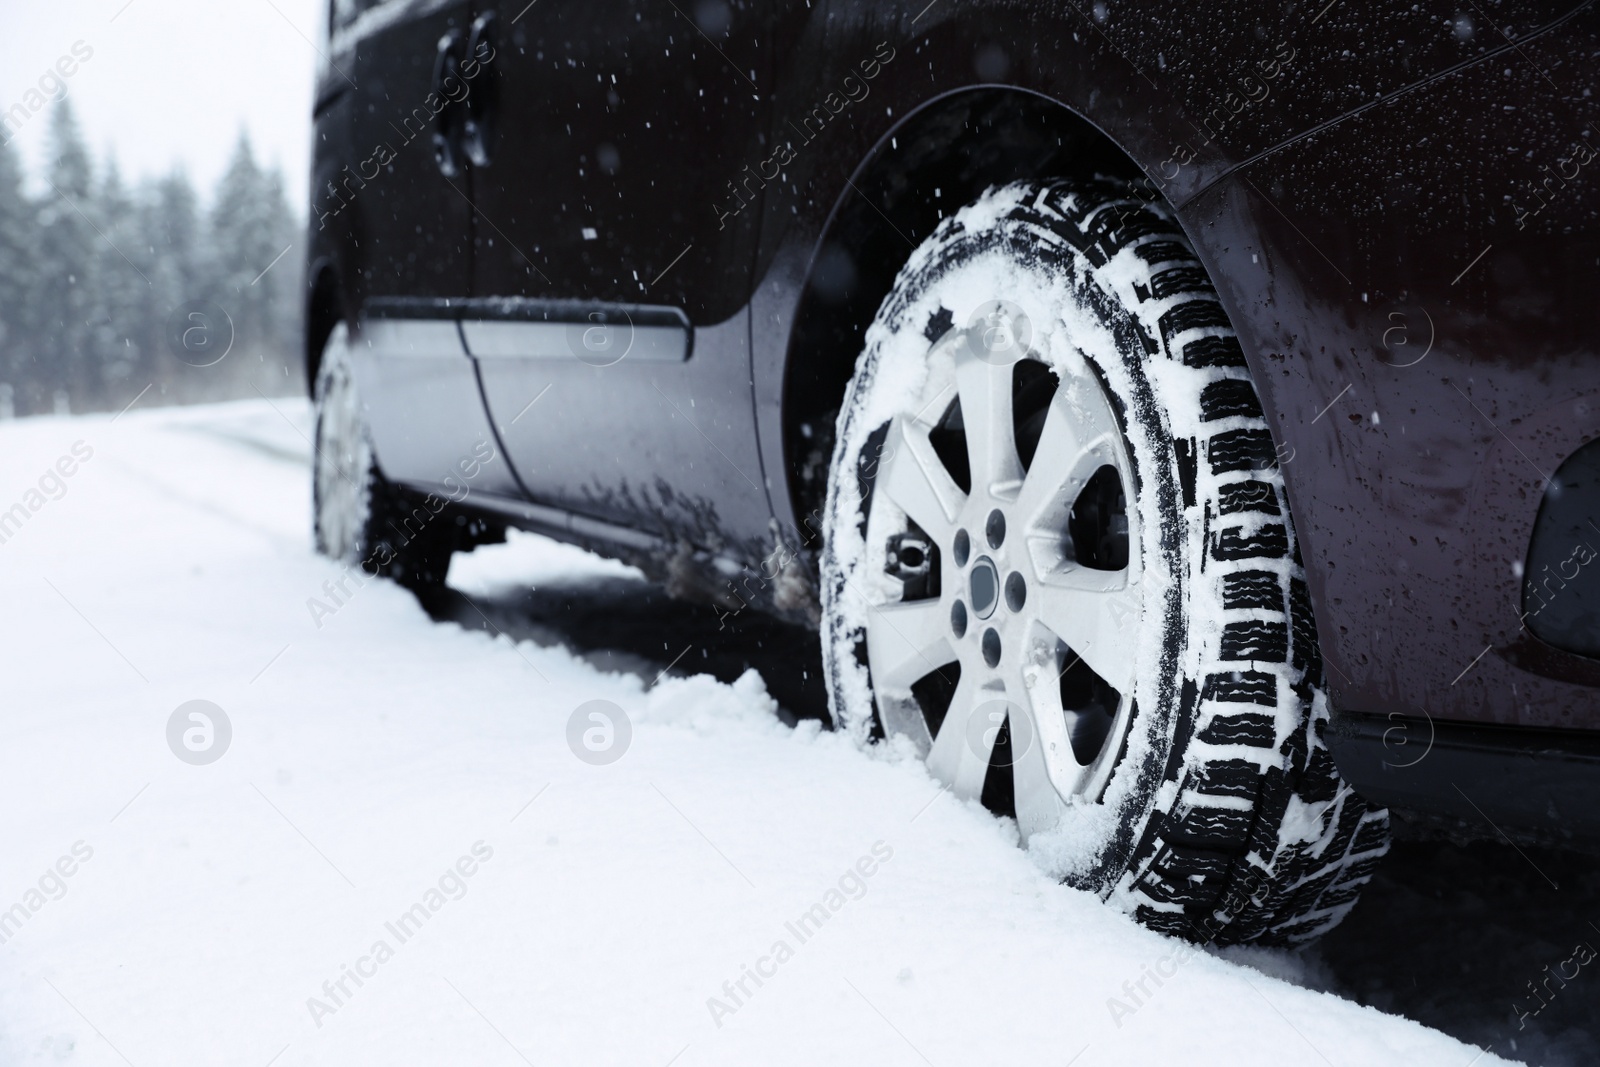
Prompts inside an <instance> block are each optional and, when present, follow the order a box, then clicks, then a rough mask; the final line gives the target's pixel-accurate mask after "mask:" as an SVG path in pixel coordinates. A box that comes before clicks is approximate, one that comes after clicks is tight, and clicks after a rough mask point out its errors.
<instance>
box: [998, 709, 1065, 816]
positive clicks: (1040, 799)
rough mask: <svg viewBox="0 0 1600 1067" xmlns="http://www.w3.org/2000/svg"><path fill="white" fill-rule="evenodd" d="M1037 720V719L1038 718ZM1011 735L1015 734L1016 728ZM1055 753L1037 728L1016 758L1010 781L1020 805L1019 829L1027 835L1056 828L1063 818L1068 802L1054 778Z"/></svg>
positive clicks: (1018, 813) (1017, 805) (1018, 808)
mask: <svg viewBox="0 0 1600 1067" xmlns="http://www.w3.org/2000/svg"><path fill="white" fill-rule="evenodd" d="M1036 721H1037V720H1036ZM1012 736H1016V732H1015V730H1013V731H1012ZM1052 755H1053V754H1052V753H1051V752H1050V751H1049V745H1048V743H1047V741H1046V739H1045V737H1044V736H1042V735H1041V734H1040V733H1039V731H1038V730H1037V729H1036V730H1035V731H1034V736H1033V743H1032V745H1030V746H1029V748H1028V750H1027V751H1026V752H1023V753H1021V754H1020V755H1018V756H1017V758H1016V763H1014V764H1013V765H1012V767H1011V784H1012V789H1013V795H1014V799H1015V803H1016V807H1017V829H1018V831H1019V832H1021V834H1022V836H1023V837H1024V838H1027V837H1028V836H1029V835H1031V834H1036V833H1038V832H1039V831H1041V830H1049V829H1052V828H1054V826H1055V825H1056V823H1057V822H1058V821H1060V818H1061V815H1062V812H1064V811H1065V810H1066V805H1065V804H1063V803H1062V801H1061V794H1060V793H1059V792H1057V783H1055V782H1053V781H1052V780H1051V776H1050V766H1049V763H1050V762H1052V759H1051V757H1052ZM1071 761H1072V749H1071V748H1070V747H1069V748H1068V749H1067V762H1068V763H1071Z"/></svg>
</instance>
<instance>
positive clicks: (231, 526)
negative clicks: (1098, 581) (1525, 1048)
mask: <svg viewBox="0 0 1600 1067" xmlns="http://www.w3.org/2000/svg"><path fill="white" fill-rule="evenodd" d="M308 432H309V412H308V411H307V408H306V406H305V404H304V403H303V402H287V401H274V402H271V403H268V402H263V401H254V402H248V403H240V404H230V405H217V406H210V407H200V408H189V409H179V410H171V409H169V410H162V411H151V412H141V411H138V410H135V411H133V412H130V413H128V414H126V415H123V416H121V417H120V418H117V419H115V420H113V419H112V418H110V417H107V416H96V417H81V418H39V419H30V420H23V421H18V422H10V423H4V424H0V510H4V509H8V508H10V507H11V505H12V503H14V502H18V501H26V500H32V499H35V498H33V497H30V496H29V495H28V494H29V491H30V490H31V489H38V490H40V492H39V495H38V497H37V499H38V500H39V501H41V505H40V506H39V507H38V509H37V510H36V511H30V512H29V515H28V518H27V519H26V521H25V522H24V523H23V524H22V526H21V528H20V529H18V530H16V531H15V532H13V533H11V534H10V536H9V537H8V539H7V540H6V541H5V542H4V543H0V595H3V597H4V603H5V604H6V606H7V608H8V609H9V610H8V611H7V614H6V624H5V649H6V664H7V671H6V678H7V689H8V697H9V699H8V701H7V704H6V711H5V724H6V739H7V741H8V743H7V744H6V745H4V746H3V747H0V825H3V831H0V833H3V839H4V841H5V842H6V845H7V847H6V848H5V849H4V851H3V853H0V909H11V911H10V912H9V914H10V915H11V916H12V926H11V927H6V928H4V932H3V933H0V936H4V937H5V940H4V942H3V944H0V1063H6V1064H13V1063H16V1064H23V1063H59V1062H68V1063H77V1064H91V1065H93V1064H125V1063H126V1064H137V1065H140V1067H143V1065H145V1064H155V1063H160V1064H190V1063H193V1064H205V1065H211V1064H217V1063H222V1062H229V1063H243V1064H259V1065H267V1064H269V1063H270V1064H275V1065H282V1067H289V1065H296V1064H309V1063H327V1064H339V1065H351V1064H364V1063H373V1064H384V1065H392V1064H410V1063H419V1064H432V1063H481V1064H514V1063H518V1062H529V1063H538V1064H541V1065H542V1064H584V1065H591V1064H594V1065H599V1064H613V1063H614V1064H630V1065H635V1064H646V1065H649V1064H659V1065H666V1064H669V1063H676V1064H679V1065H682V1067H690V1065H697V1064H719V1063H728V1064H748V1063H761V1064H780V1063H794V1064H806V1065H811V1064H816V1063H819V1062H839V1063H862V1062H882V1063H886V1064H888V1063H905V1064H912V1063H923V1062H926V1063H931V1064H936V1065H939V1067H956V1065H963V1064H974V1063H994V1062H1040V1063H1067V1062H1075V1063H1077V1064H1079V1065H1082V1067H1088V1065H1095V1064H1114V1063H1128V1062H1170V1063H1186V1064H1191V1063H1201V1064H1207V1063H1217V1064H1224V1063H1225V1064H1230V1065H1233V1064H1240V1065H1248V1064H1258V1063H1259V1064H1273V1065H1277V1064H1282V1063H1285V1062H1287V1063H1322V1062H1324V1060H1326V1061H1327V1062H1328V1063H1331V1064H1335V1065H1339V1067H1343V1065H1345V1064H1350V1065H1355V1064H1362V1065H1366V1064H1385V1063H1395V1064H1400V1063H1404V1064H1434V1063H1437V1064H1445V1065H1449V1067H1463V1065H1465V1064H1467V1063H1468V1062H1470V1061H1472V1060H1473V1057H1474V1056H1475V1055H1476V1054H1477V1051H1476V1050H1475V1049H1473V1048H1472V1047H1470V1046H1467V1045H1463V1044H1461V1043H1459V1042H1457V1041H1455V1040H1453V1039H1451V1038H1448V1037H1446V1036H1444V1035H1442V1034H1440V1033H1438V1032H1436V1031H1433V1030H1429V1029H1427V1028H1425V1027H1423V1026H1421V1025H1419V1024H1417V1023H1414V1022H1411V1021H1409V1020H1405V1019H1401V1018H1398V1017H1396V1016H1392V1015H1385V1014H1382V1013H1380V1012H1378V1011H1376V1010H1374V1009H1370V1008H1363V1007H1360V1006H1357V1005H1355V1004H1353V1003H1350V1002H1348V1001H1345V1000H1342V999H1339V998H1337V997H1335V996H1332V995H1330V994H1328V993H1323V992H1319V991H1316V990H1315V989H1310V988H1302V987H1300V986H1299V985H1296V984H1292V983H1294V982H1302V983H1316V982H1317V981H1319V979H1317V977H1316V975H1315V968H1313V967H1310V966H1309V965H1306V964H1304V963H1303V962H1302V960H1301V958H1300V957H1296V956H1293V955H1290V954H1287V953H1263V952H1257V953H1254V954H1233V959H1235V960H1240V961H1242V962H1231V961H1230V960H1228V959H1223V958H1219V957H1217V956H1215V955H1212V954H1209V953H1206V952H1202V951H1195V950H1193V949H1190V948H1187V947H1185V946H1183V945H1181V944H1179V943H1178V942H1174V941H1171V940H1168V939H1166V938H1163V937H1161V936H1159V935H1156V934H1153V933H1151V932H1149V931H1146V930H1143V929H1141V928H1139V927H1137V926H1135V925H1134V924H1133V923H1132V922H1131V921H1129V920H1128V919H1127V918H1126V917H1124V916H1122V915H1121V914H1118V913H1116V912H1114V911H1113V910H1111V909H1108V908H1106V907H1103V906H1101V905H1100V904H1099V903H1097V902H1096V901H1095V900H1094V899H1093V898H1091V897H1090V896H1088V895H1086V894H1082V893H1079V892H1076V891H1073V890H1068V889H1065V888H1062V887H1060V886H1058V885H1056V884H1055V883H1054V881H1053V880H1052V879H1051V878H1049V877H1047V876H1046V875H1045V874H1043V873H1042V872H1041V871H1040V870H1039V868H1038V867H1037V866H1035V864H1034V862H1033V861H1032V860H1031V859H1030V857H1029V854H1028V853H1026V852H1023V851H1021V850H1019V849H1018V848H1017V847H1016V846H1015V843H1014V842H1015V830H1014V827H1012V826H1011V825H1010V824H1009V823H1007V822H1005V821H1001V820H996V819H994V818H993V817H991V816H990V815H988V814H987V813H986V812H984V811H983V810H981V809H980V808H978V807H977V806H975V805H970V804H961V803H957V802H956V801H954V800H952V799H951V798H950V797H949V796H948V795H945V794H943V793H942V792H941V790H940V789H939V788H938V787H937V786H936V785H935V784H934V783H933V781H932V780H931V779H930V778H929V777H928V776H927V774H926V772H925V771H924V770H923V768H922V766H921V764H920V763H919V762H917V761H916V760H915V759H912V758H909V756H908V754H907V751H906V749H905V746H903V745H901V746H883V747H882V748H880V749H879V750H876V751H864V750H863V749H862V748H860V747H859V746H858V745H857V744H855V743H854V741H853V740H852V739H851V737H850V736H848V735H846V734H844V733H830V732H823V731H820V730H819V729H818V728H817V726H816V724H815V723H803V724H802V725H801V726H800V727H798V728H794V729H791V728H789V727H787V726H784V725H783V724H782V723H781V722H780V721H779V718H778V715H777V713H776V708H775V705H774V704H773V702H772V701H771V699H770V698H769V697H768V696H767V695H766V691H765V687H764V685H763V683H762V681H761V679H760V678H759V677H758V676H756V675H754V674H750V675H747V676H746V677H744V678H743V679H741V680H739V681H738V682H737V683H735V684H733V685H725V684H722V683H720V682H717V681H715V680H713V679H711V678H709V677H705V676H700V677H676V676H668V677H666V678H664V679H662V680H661V681H660V682H659V683H658V684H654V685H652V684H651V683H652V681H653V677H646V676H645V675H644V674H643V673H639V674H606V673H601V672H599V671H597V670H595V669H594V668H593V667H592V666H591V665H590V664H588V663H587V662H585V661H584V660H582V659H581V658H579V657H577V656H575V655H574V654H572V653H571V652H569V651H568V650H566V649H565V648H562V647H559V646H555V647H540V646H539V645H536V644H534V643H532V642H523V643H521V644H519V645H518V644H513V643H512V642H511V641H510V640H509V639H507V638H494V637H490V636H487V635H486V634H485V633H482V632H478V631H469V630H466V629H462V628H460V627H458V626H455V625H442V624H436V623H434V622H432V621H431V620H430V619H429V618H428V616H427V615H426V614H425V613H424V611H423V610H422V609H421V607H419V605H418V603H417V601H416V600H415V598H414V597H412V596H411V595H410V594H409V593H407V592H405V591H404V590H401V589H399V588H398V587H396V586H394V585H392V584H390V583H387V582H376V581H374V582H368V583H367V584H365V585H363V586H360V587H355V586H354V585H353V583H352V584H350V585H348V586H347V588H346V591H344V592H342V593H340V595H339V596H338V603H337V610H336V611H335V612H334V613H333V614H332V615H331V616H326V617H323V618H322V619H321V623H322V625H321V627H320V628H318V627H317V626H316V625H315V623H314V621H313V618H312V615H311V613H310V612H309V611H308V609H307V606H306V604H307V601H308V600H309V599H311V598H319V599H326V598H328V597H329V596H330V594H329V593H328V592H327V591H326V589H325V583H328V584H329V585H332V586H333V588H334V589H335V590H336V591H337V588H338V587H337V586H336V585H334V583H336V582H337V581H338V579H339V578H340V577H341V571H340V569H339V568H338V567H337V566H335V565H334V564H332V563H330V562H328V561H326V560H324V559H321V558H319V557H317V556H315V555H313V554H312V552H311V551H310V548H309V540H310V539H309V534H308V531H309V528H310V517H309V513H308V512H309V495H310V494H309V489H308V472H307V457H306V452H307V450H308V446H307V444H306V442H305V435H306V434H307V433H308ZM75 442H82V446H81V447H80V449H79V453H80V454H81V452H82V451H83V450H84V449H85V448H87V449H88V450H91V452H92V454H91V456H90V458H88V459H87V460H82V461H81V462H77V463H76V464H75V465H73V464H69V465H68V466H72V468H73V473H72V474H71V475H70V476H66V475H62V476H60V477H59V478H55V477H51V476H50V475H49V474H48V472H50V471H53V470H59V468H57V466H56V464H57V462H58V460H59V459H60V457H63V456H72V455H73V454H74V453H73V451H72V450H73V445H74V443H75ZM42 479H43V480H44V482H45V483H46V484H45V487H44V488H41V480H42ZM58 483H59V485H60V486H62V487H64V488H61V489H57V485H58ZM52 497H54V498H52ZM24 507H25V509H26V507H27V505H26V504H24ZM588 573H593V574H594V575H595V576H596V578H597V580H598V579H603V578H607V577H610V578H615V577H616V576H617V575H618V574H619V573H622V572H621V571H619V569H618V568H617V566H616V565H614V564H609V563H605V562H603V561H598V560H596V559H594V558H593V557H591V556H588V555H587V554H586V553H582V552H579V551H578V550H575V549H571V548H565V547H560V546H554V545H551V544H550V543H549V542H545V541H542V540H539V539H535V538H515V539H513V541H512V542H511V543H509V544H508V545H506V546H497V547H495V548H489V549H482V550H480V551H479V552H478V553H475V554H474V555H473V556H470V557H458V559H457V561H456V565H455V566H454V567H453V569H452V581H453V582H454V583H455V584H456V585H457V586H458V587H460V588H463V589H466V590H468V591H473V590H477V591H482V590H485V589H489V588H493V587H495V586H496V583H500V584H501V585H502V586H503V585H504V583H510V582H516V581H539V580H541V576H556V575H559V576H561V578H562V579H563V580H564V581H571V580H572V579H573V578H574V577H575V576H581V575H584V574H588ZM191 700H208V701H212V702H214V703H215V704H216V705H218V706H219V707H221V708H222V709H223V710H224V712H225V714H226V715H227V717H228V720H229V723H230V725H231V728H232V739H231V744H230V747H229V748H228V750H227V751H226V752H225V753H224V754H223V756H222V757H221V758H220V759H217V760H215V761H214V762H212V763H209V764H205V765H192V764H190V763H187V762H184V761H182V760H180V759H179V758H177V757H176V756H175V755H174V753H173V752H172V751H171V750H170V749H169V748H168V741H167V727H168V720H169V718H170V717H171V716H172V714H173V712H174V710H175V709H177V708H178V707H179V705H181V704H184V703H185V702H188V701H191ZM596 700H599V701H610V702H611V703H612V704H614V705H616V706H617V707H618V708H619V709H621V711H622V713H624V714H625V715H626V716H627V717H628V719H629V720H630V721H631V725H632V734H631V743H630V745H629V747H628V748H627V750H626V751H625V752H624V753H623V754H622V756H621V758H619V759H617V760H615V761H614V762H612V763H610V764H607V765H599V766H597V765H592V764H591V763H588V762H585V761H583V760H581V759H579V758H577V756H576V755H575V754H574V751H572V750H571V749H569V747H568V741H567V737H568V721H569V719H570V718H571V717H572V715H573V712H574V711H575V710H576V709H578V708H579V706H580V705H583V704H586V703H587V702H590V701H596ZM621 735H622V732H621V731H619V732H618V736H621ZM58 863H59V866H58ZM68 870H70V871H71V873H70V874H67V873H65V872H67V871H68ZM869 871H870V873H868V872H869ZM57 872H60V873H57ZM34 902H37V904H38V906H37V907H36V908H35V907H33V904H34ZM13 905H20V908H21V914H22V916H23V918H22V920H21V922H20V926H17V925H16V916H17V915H18V911H17V909H16V908H14V907H13ZM408 913H410V914H411V915H412V916H413V918H412V919H411V920H409V922H408V923H407V924H406V925H405V926H404V927H401V926H398V925H396V924H398V923H399V922H400V920H401V917H402V916H403V915H406V914H408ZM6 914H8V913H5V912H3V911H0V921H3V920H4V917H5V915H6ZM808 914H809V915H811V916H813V918H811V919H810V920H808V921H806V922H805V923H804V924H802V916H805V915H808ZM423 915H425V916H426V918H425V919H423V918H420V917H419V916H423ZM824 915H825V916H826V918H825V920H822V919H821V916H824ZM391 926H394V927H395V929H394V930H391ZM791 927H793V929H791ZM402 934H403V935H404V936H403V937H402V936H401V935H402ZM801 935H804V936H803V937H802V936H801ZM780 943H781V944H782V946H783V948H781V949H780V948H779V947H778V946H779V945H780ZM380 946H381V947H380ZM1246 964H1248V965H1246ZM756 971H759V972H760V974H759V975H758V976H757V977H758V978H759V982H760V984H759V985H758V984H757V980H756V978H752V977H751V974H753V973H755V972H756ZM1268 972H1272V973H1273V974H1277V975H1281V976H1282V977H1274V976H1269V973H1268ZM352 973H357V977H359V979H360V981H359V984H358V983H357V981H356V979H355V978H352V977H350V974H352ZM1284 979H1288V980H1287V981H1286V980H1284ZM341 982H342V983H343V987H344V988H343V990H342V991H341V989H340V983H341ZM325 983H326V985H325ZM740 983H743V987H744V988H743V990H742V991H741V989H740ZM1141 987H1142V988H1141ZM713 1000H714V1001H715V1003H712V1001H713ZM1074 1057H1076V1059H1074ZM1477 1062H1478V1063H1481V1064H1486V1063H1494V1062H1501V1061H1498V1060H1496V1059H1495V1057H1493V1056H1492V1055H1484V1056H1482V1057H1481V1058H1479V1059H1478V1060H1477Z"/></svg>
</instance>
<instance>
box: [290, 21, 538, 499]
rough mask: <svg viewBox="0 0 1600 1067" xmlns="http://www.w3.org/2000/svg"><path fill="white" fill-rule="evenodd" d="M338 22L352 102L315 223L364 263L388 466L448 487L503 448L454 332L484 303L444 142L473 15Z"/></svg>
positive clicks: (340, 75)
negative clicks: (466, 464) (489, 451)
mask: <svg viewBox="0 0 1600 1067" xmlns="http://www.w3.org/2000/svg"><path fill="white" fill-rule="evenodd" d="M331 17H332V20H333V36H332V47H331V48H330V52H331V64H330V65H331V67H332V68H333V70H332V78H333V79H334V80H335V81H338V82H342V83H343V84H344V86H345V91H346V92H347V93H348V94H350V96H351V97H352V100H351V104H350V106H349V107H348V109H347V110H348V113H349V116H350V117H349V120H348V130H347V133H346V136H345V138H344V146H343V150H342V151H341V152H339V153H335V159H336V161H337V162H340V163H341V164H342V165H341V166H339V167H338V168H337V169H336V170H335V171H334V173H332V174H326V173H319V174H318V184H319V188H317V189H315V190H313V199H312V225H313V226H319V225H340V226H343V227H344V228H345V234H346V236H345V242H346V246H347V247H346V249H345V255H346V256H347V257H348V258H349V259H350V260H351V261H352V262H353V263H355V264H357V265H358V269H357V270H355V271H347V274H349V275H354V277H355V279H356V289H357V293H356V296H355V301H356V304H357V309H356V310H357V315H356V316H355V318H356V323H355V333H354V336H353V338H352V341H353V343H352V354H353V358H354V363H355V369H356V378H357V382H358V385H359V388H360V390H361V395H362V397H363V400H364V401H365V404H366V407H367V412H368V421H369V424H370V425H371V428H372V434H373V443H374V446H375V448H376V450H377V453H378V460H379V463H380V465H381V466H382V468H383V470H384V472H385V474H387V475H388V476H389V477H390V478H392V479H394V480H396V481H401V482H406V483H408V484H413V485H417V486H421V487H436V486H439V485H441V484H442V483H443V479H444V478H445V477H447V476H449V475H450V474H451V472H452V470H453V468H454V467H455V466H456V465H457V464H458V463H459V462H460V461H461V460H463V459H470V458H472V457H473V456H474V454H475V453H474V449H475V447H481V446H480V442H487V443H491V444H492V443H493V441H494V437H493V431H492V430H491V429H490V428H489V425H488V422H487V419H486V418H485V416H484V411H483V402H482V395H481V392H480V390H479V387H478V381H477V376H476V373H475V370H474V368H473V365H472V361H471V359H470V358H469V357H468V356H467V354H466V350H465V347H464V346H463V344H462V341H461V335H460V330H459V327H458V326H457V323H456V317H457V315H458V314H459V310H460V307H461V305H462V302H463V301H464V300H465V299H466V298H467V297H468V296H470V295H471V291H472V207H471V194H472V187H471V181H472V176H471V174H470V173H469V172H468V169H467V168H466V167H465V166H463V165H462V164H461V162H460V161H459V159H456V158H454V157H453V156H451V155H449V154H448V152H449V151H451V150H453V145H452V143H451V142H452V138H451V137H449V136H444V137H442V138H441V137H440V136H436V135H439V134H450V133H452V128H451V124H452V123H454V124H459V122H460V121H461V119H462V117H463V114H462V104H461V101H462V100H463V98H464V95H465V92H466V88H465V87H466V82H465V79H464V77H463V75H462V72H461V71H460V69H459V68H460V62H461V60H462V58H463V57H464V51H465V47H466V43H467V41H466V38H467V34H468V32H469V30H470V24H471V18H472V12H471V4H470V2H469V0H455V2H446V3H438V2H419V0H380V2H373V0H338V2H337V3H335V5H334V8H333V11H332V16H331ZM441 144H442V145H444V148H445V150H446V152H445V153H441V150H440V147H439V146H440V145H441ZM484 470H485V473H484V475H483V476H482V479H481V480H480V481H479V483H478V485H479V487H480V488H484V489H487V490H490V491H495V490H499V491H503V492H506V493H508V494H514V493H516V491H517V489H516V484H515V480H514V478H513V476H512V475H511V471H510V468H509V465H508V464H506V463H500V464H498V465H497V464H493V463H491V464H489V465H487V466H486V467H485V468H484Z"/></svg>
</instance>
